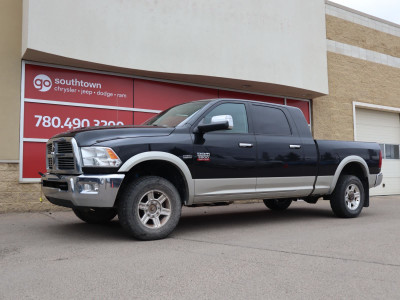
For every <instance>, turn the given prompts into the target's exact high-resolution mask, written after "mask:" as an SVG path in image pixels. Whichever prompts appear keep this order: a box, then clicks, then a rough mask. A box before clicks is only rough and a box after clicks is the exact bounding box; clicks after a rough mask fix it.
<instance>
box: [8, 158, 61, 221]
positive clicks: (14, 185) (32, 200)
mask: <svg viewBox="0 0 400 300" xmlns="http://www.w3.org/2000/svg"><path fill="white" fill-rule="evenodd" d="M18 173H19V164H14V163H0V178H1V181H0V213H5V212H22V211H24V212H26V211H48V210H60V209H64V208H61V207H58V206H56V205H53V204H51V203H50V202H48V201H47V200H45V199H43V202H42V203H41V202H40V201H39V198H40V196H41V192H40V184H38V183H19V182H18Z"/></svg>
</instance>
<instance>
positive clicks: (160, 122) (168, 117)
mask: <svg viewBox="0 0 400 300" xmlns="http://www.w3.org/2000/svg"><path fill="white" fill-rule="evenodd" d="M208 103H209V101H198V102H189V103H184V104H181V105H177V106H174V107H171V108H169V109H167V110H164V111H163V112H161V113H159V114H158V115H156V116H155V117H153V118H151V119H150V120H148V121H146V122H144V123H143V125H153V126H162V127H176V126H177V125H179V124H180V123H182V122H183V121H184V120H186V119H187V118H188V117H190V116H191V115H193V114H194V113H195V112H196V111H198V110H199V109H201V108H203V107H204V106H205V105H206V104H208Z"/></svg>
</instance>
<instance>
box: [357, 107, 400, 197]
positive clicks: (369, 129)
mask: <svg viewBox="0 0 400 300" xmlns="http://www.w3.org/2000/svg"><path fill="white" fill-rule="evenodd" d="M356 140H357V141H365V142H377V143H379V144H380V146H381V149H382V155H383V160H382V172H383V182H382V185H380V186H379V187H377V188H374V189H371V195H393V194H400V157H399V145H400V118H399V114H398V113H391V112H383V111H377V110H371V109H364V108H356Z"/></svg>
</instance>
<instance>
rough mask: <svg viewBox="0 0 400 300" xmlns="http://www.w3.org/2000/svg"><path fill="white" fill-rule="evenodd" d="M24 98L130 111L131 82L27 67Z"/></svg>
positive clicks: (129, 79)
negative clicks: (107, 106)
mask: <svg viewBox="0 0 400 300" xmlns="http://www.w3.org/2000/svg"><path fill="white" fill-rule="evenodd" d="M25 98H31V99H41V100H52V101H65V102H74V103H87V104H95V105H109V106H121V107H133V80H132V78H125V77H118V76H111V75H104V74H97V73H88V72H81V71H73V70H66V69H58V68H51V67H44V66H37V65H29V64H27V65H26V66H25Z"/></svg>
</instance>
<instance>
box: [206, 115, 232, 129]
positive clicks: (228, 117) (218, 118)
mask: <svg viewBox="0 0 400 300" xmlns="http://www.w3.org/2000/svg"><path fill="white" fill-rule="evenodd" d="M224 121H228V123H229V127H228V128H227V129H232V128H233V119H232V116H231V115H220V116H214V117H212V118H211V123H217V122H224Z"/></svg>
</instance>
